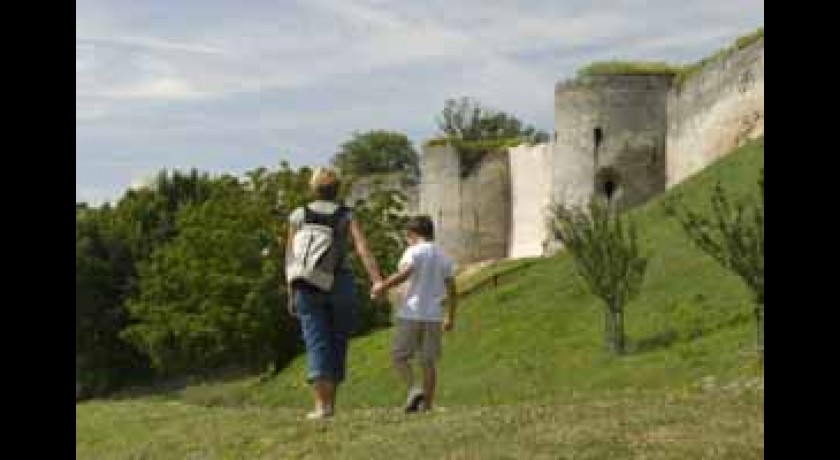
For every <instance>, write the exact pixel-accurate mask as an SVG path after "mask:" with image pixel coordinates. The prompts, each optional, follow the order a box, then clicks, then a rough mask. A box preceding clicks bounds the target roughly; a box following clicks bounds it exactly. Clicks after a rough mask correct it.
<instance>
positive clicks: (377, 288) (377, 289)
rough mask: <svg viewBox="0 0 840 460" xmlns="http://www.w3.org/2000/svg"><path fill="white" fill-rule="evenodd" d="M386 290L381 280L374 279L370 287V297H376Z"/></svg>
mask: <svg viewBox="0 0 840 460" xmlns="http://www.w3.org/2000/svg"><path fill="white" fill-rule="evenodd" d="M384 291H386V287H385V283H383V282H382V281H375V282H374V283H373V285H372V286H371V288H370V298H371V299H374V300H376V299H378V298H380V296H381V295H382V294H383V292H384Z"/></svg>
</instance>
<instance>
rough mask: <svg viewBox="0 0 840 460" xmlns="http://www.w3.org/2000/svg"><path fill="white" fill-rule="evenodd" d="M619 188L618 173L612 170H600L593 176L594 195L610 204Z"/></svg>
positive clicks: (608, 168) (607, 168)
mask: <svg viewBox="0 0 840 460" xmlns="http://www.w3.org/2000/svg"><path fill="white" fill-rule="evenodd" d="M620 186H621V180H620V176H619V174H618V171H616V170H615V169H613V168H610V167H606V168H601V169H600V170H599V171H598V174H596V176H595V193H597V194H598V195H599V196H602V197H604V198H606V199H607V201H608V202H610V203H612V202H613V200H614V199H615V197H616V195H617V194H618V191H619V188H620Z"/></svg>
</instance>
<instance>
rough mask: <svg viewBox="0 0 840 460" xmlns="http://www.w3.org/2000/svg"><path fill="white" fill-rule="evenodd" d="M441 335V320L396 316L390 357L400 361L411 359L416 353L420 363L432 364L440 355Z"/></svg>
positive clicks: (424, 364)
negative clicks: (420, 319)
mask: <svg viewBox="0 0 840 460" xmlns="http://www.w3.org/2000/svg"><path fill="white" fill-rule="evenodd" d="M442 335H443V323H442V322H441V321H416V320H410V319H404V318H397V320H396V324H395V325H394V343H393V348H392V350H391V351H392V357H393V359H394V360H395V361H402V360H407V359H411V358H412V357H413V356H414V354H415V353H417V354H418V358H419V361H420V364H421V365H423V366H431V365H434V364H435V362H437V360H438V359H440V356H441V348H442V347H441V342H442V337H441V336H442Z"/></svg>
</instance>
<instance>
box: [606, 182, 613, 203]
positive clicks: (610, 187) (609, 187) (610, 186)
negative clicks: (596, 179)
mask: <svg viewBox="0 0 840 460" xmlns="http://www.w3.org/2000/svg"><path fill="white" fill-rule="evenodd" d="M613 193H615V182H613V181H612V179H607V181H606V182H604V195H606V196H607V200H608V201H612V196H613Z"/></svg>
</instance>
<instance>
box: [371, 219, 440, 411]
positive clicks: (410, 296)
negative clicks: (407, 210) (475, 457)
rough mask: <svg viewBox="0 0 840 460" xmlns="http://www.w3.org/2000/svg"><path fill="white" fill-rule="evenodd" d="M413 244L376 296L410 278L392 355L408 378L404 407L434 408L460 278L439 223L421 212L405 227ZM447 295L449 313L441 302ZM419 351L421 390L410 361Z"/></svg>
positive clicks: (378, 287) (373, 292) (376, 288)
mask: <svg viewBox="0 0 840 460" xmlns="http://www.w3.org/2000/svg"><path fill="white" fill-rule="evenodd" d="M406 240H407V242H408V248H407V249H406V250H405V253H403V256H402V258H401V259H400V263H399V267H398V272H397V273H396V274H394V275H392V276H390V277H388V278H387V279H386V280H384V281H382V282H379V283H375V284H374V285H373V288H372V290H371V295H373V296H375V297H376V296H379V294H381V293H382V292H383V291H387V290H388V289H390V288H392V287H394V286H397V285H399V284H401V283H403V282H404V281H406V280H408V286H407V289H406V291H405V294H404V296H403V298H402V301H401V302H400V306H399V309H398V310H397V314H396V324H395V332H394V342H393V349H392V358H393V363H394V368H395V369H396V371H397V373H399V375H400V377H402V379H403V380H404V381H405V383H406V386H407V388H408V400H407V402H406V406H405V411H406V412H408V413H410V412H417V411H418V410H420V409H421V408H422V409H423V410H427V411H428V410H431V409H432V405H433V403H434V399H435V383H436V372H435V363H436V362H437V360H438V359H439V358H440V355H441V335H442V331H451V330H452V328H453V327H454V325H455V308H456V306H457V297H456V294H455V280H454V278H453V276H452V261H451V260H450V259H449V257H447V256H446V254H444V253H443V251H442V250H441V249H440V247H439V246H437V245H435V244H434V243H433V240H434V225H433V224H432V220H431V219H430V218H429V217H428V216H416V217H412V218H411V219H409V221H408V224H407V225H406ZM444 297H445V298H446V300H447V301H446V309H445V312H444V309H443V306H442V304H443V303H444V302H443V301H444ZM415 353H418V354H419V362H420V366H421V367H422V369H423V385H422V390H420V389H418V388H416V387H414V386H413V376H412V369H411V365H410V364H409V359H411V358H412V357H413V356H414V354H415Z"/></svg>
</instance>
